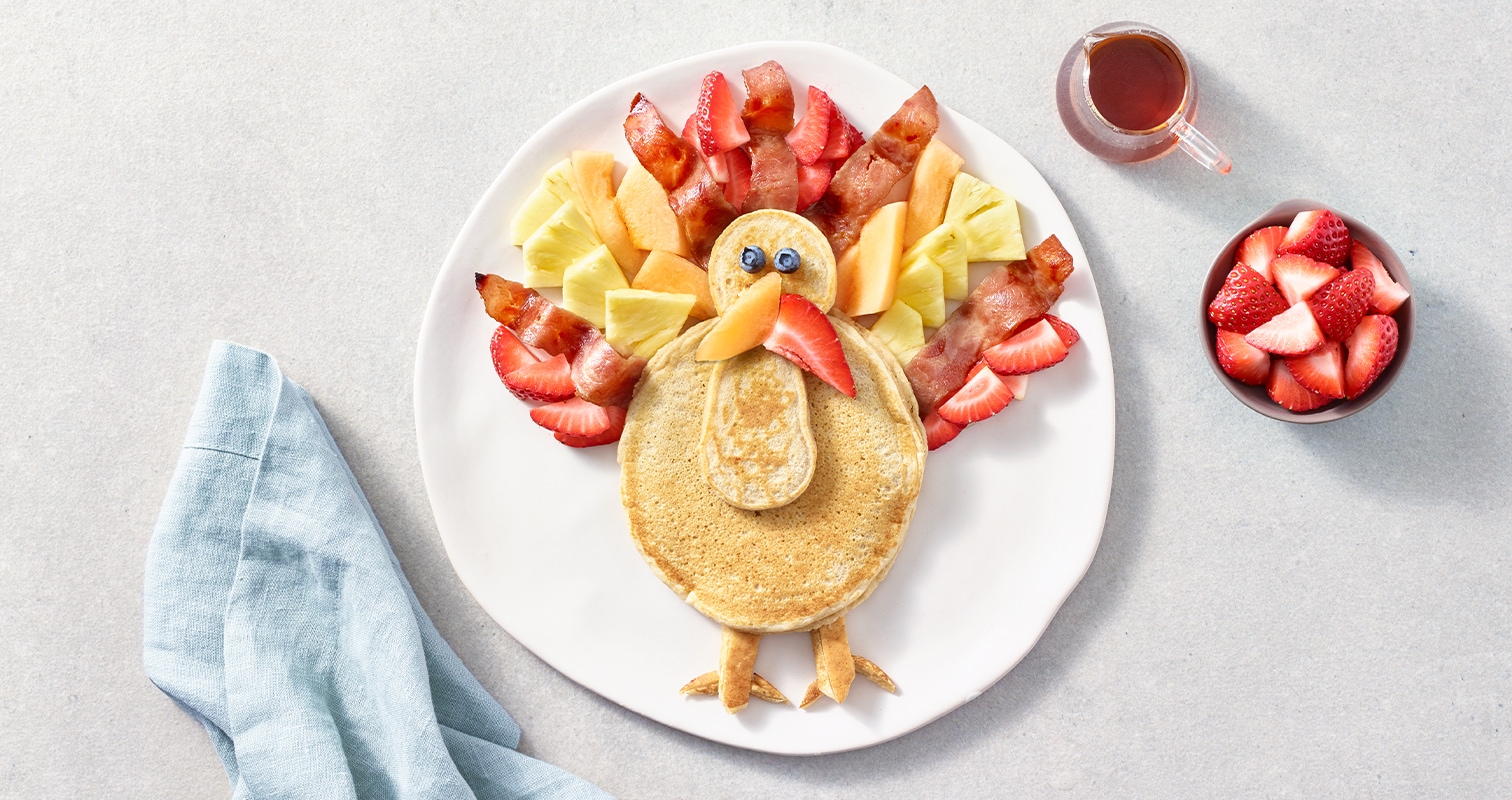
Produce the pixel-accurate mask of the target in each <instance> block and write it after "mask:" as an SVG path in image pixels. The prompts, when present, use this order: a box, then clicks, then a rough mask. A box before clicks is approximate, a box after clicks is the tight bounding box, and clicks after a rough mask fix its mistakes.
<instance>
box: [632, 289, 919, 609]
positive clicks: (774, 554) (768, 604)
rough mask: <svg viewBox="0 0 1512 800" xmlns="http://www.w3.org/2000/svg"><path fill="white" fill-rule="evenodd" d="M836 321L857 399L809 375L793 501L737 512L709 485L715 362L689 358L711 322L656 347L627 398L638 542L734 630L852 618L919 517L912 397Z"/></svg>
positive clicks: (857, 334) (690, 596)
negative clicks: (807, 438) (705, 452)
mask: <svg viewBox="0 0 1512 800" xmlns="http://www.w3.org/2000/svg"><path fill="white" fill-rule="evenodd" d="M830 319H831V321H832V322H834V325H835V331H836V333H837V334H838V335H839V337H840V341H841V344H842V346H843V347H844V349H845V355H846V359H847V360H848V361H849V362H850V366H851V372H852V375H853V377H854V378H855V382H856V397H855V398H849V397H846V396H845V395H843V394H840V393H839V392H837V391H835V390H834V389H833V388H832V387H830V386H829V385H827V384H825V383H824V382H823V381H820V380H819V379H818V378H815V377H814V376H812V375H809V374H808V373H804V381H805V384H806V386H807V390H808V397H809V416H810V423H811V425H812V428H813V434H814V440H815V444H816V448H817V464H816V466H815V470H814V477H813V480H812V482H811V483H810V485H809V488H808V489H807V490H806V491H805V492H804V493H803V494H802V495H800V496H799V497H798V498H797V499H796V500H794V501H793V502H791V503H789V504H788V505H785V506H782V507H780V508H775V509H769V510H765V511H746V510H743V509H739V508H735V507H733V506H731V505H729V504H728V503H725V502H724V501H723V500H721V499H719V498H718V497H717V496H716V495H715V494H714V492H712V491H711V490H710V489H709V488H708V485H707V484H706V483H705V481H704V477H703V474H702V471H701V468H700V465H699V437H700V426H699V424H698V421H699V420H700V418H701V416H702V413H703V403H704V394H705V390H706V388H707V385H708V382H709V376H710V374H711V373H712V371H713V364H711V363H707V362H703V363H701V362H697V361H695V360H694V359H693V352H694V350H695V349H697V347H698V343H699V342H700V341H702V339H703V336H704V334H705V333H707V331H708V329H709V327H710V325H711V322H704V323H701V324H700V325H698V326H696V327H694V328H692V329H690V330H689V331H687V332H686V333H684V334H683V335H682V336H680V337H679V338H678V339H676V340H675V341H673V342H672V343H671V344H669V345H667V346H666V347H664V348H662V350H661V351H660V352H658V353H657V354H656V356H655V357H654V358H653V359H652V360H651V363H650V364H649V365H648V366H647V368H646V371H645V373H644V374H643V375H642V377H641V381H640V384H639V386H638V387H637V388H636V392H635V399H634V400H633V401H631V404H630V409H629V414H628V416H627V418H626V422H625V430H624V433H623V434H622V435H621V437H620V442H619V459H620V465H621V479H620V497H621V499H622V501H623V502H624V506H625V511H626V514H627V516H628V519H629V523H630V535H631V538H632V539H633V540H634V541H635V544H636V547H637V548H638V549H639V550H640V553H641V555H642V557H644V558H645V560H646V563H647V564H649V565H650V566H651V568H652V570H653V571H654V572H655V573H656V574H657V576H658V577H660V578H661V579H662V581H663V582H664V583H666V584H667V586H669V587H670V588H671V589H672V590H673V591H675V592H677V593H678V595H679V596H681V597H683V599H685V600H686V601H687V602H688V603H689V604H691V605H692V606H693V607H694V608H696V609H698V610H699V611H700V612H702V613H703V614H704V615H706V616H708V617H709V618H711V619H713V620H715V621H717V622H719V623H721V624H724V625H728V626H730V627H732V628H737V629H740V630H746V631H751V632H753V633H779V632H783V631H794V630H808V629H811V628H814V627H817V626H818V625H821V624H824V623H826V622H829V621H830V620H832V619H834V618H836V617H838V616H840V615H842V614H844V613H846V612H847V611H849V610H850V609H851V608H853V607H854V606H855V605H856V604H857V603H859V602H861V600H863V599H865V597H866V596H867V595H868V594H870V593H871V591H872V589H874V588H875V587H876V585H877V583H878V582H879V581H880V580H881V578H882V577H883V576H884V575H886V573H887V570H888V569H889V568H891V566H892V563H893V561H894V559H895V558H896V556H897V553H898V549H899V547H900V546H901V545H902V543H903V538H904V536H905V534H906V533H907V530H908V523H909V521H910V520H911V519H912V517H913V511H914V503H915V501H916V500H917V498H918V493H919V485H920V482H921V480H922V478H923V473H924V458H925V455H926V453H927V445H926V443H925V438H924V431H923V426H922V424H921V423H920V422H919V417H918V410H917V406H916V405H915V403H914V401H913V394H912V392H911V391H907V386H908V384H907V383H906V381H903V380H902V376H901V370H900V369H899V368H898V366H897V364H896V359H894V358H893V357H892V355H891V354H890V353H888V352H887V351H886V350H885V349H881V348H880V346H879V345H878V343H877V342H876V340H875V339H874V338H872V337H871V336H870V335H869V334H868V333H867V332H866V331H864V330H862V329H861V328H859V327H857V326H856V325H855V324H854V323H852V322H850V321H849V320H847V319H844V318H838V317H831V318H830Z"/></svg>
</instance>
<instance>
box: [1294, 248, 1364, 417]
mask: <svg viewBox="0 0 1512 800" xmlns="http://www.w3.org/2000/svg"><path fill="white" fill-rule="evenodd" d="M1374 292H1375V277H1374V276H1372V275H1371V274H1370V270H1368V269H1352V270H1350V271H1348V272H1346V273H1344V274H1343V275H1340V276H1339V277H1337V278H1335V279H1333V280H1331V281H1329V282H1328V283H1327V284H1324V286H1323V288H1322V289H1319V290H1318V291H1317V293H1315V294H1314V295H1313V296H1312V299H1310V300H1308V301H1307V304H1308V305H1309V306H1311V307H1312V312H1313V319H1316V320H1317V321H1318V327H1319V328H1322V329H1323V335H1324V336H1327V337H1328V338H1330V339H1332V340H1334V341H1336V342H1342V341H1344V340H1345V339H1348V338H1349V334H1351V333H1354V329H1355V325H1357V324H1359V322H1360V318H1361V317H1363V316H1365V312H1366V311H1367V310H1368V309H1369V306H1370V296H1371V295H1372V294H1373V293H1374ZM1314 391H1316V390H1314Z"/></svg>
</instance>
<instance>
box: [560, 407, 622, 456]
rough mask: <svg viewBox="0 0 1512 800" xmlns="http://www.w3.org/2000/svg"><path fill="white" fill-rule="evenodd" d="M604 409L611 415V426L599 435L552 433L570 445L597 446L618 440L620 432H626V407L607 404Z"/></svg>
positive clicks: (563, 442)
mask: <svg viewBox="0 0 1512 800" xmlns="http://www.w3.org/2000/svg"><path fill="white" fill-rule="evenodd" d="M604 411H605V413H607V414H608V415H609V427H607V428H605V429H604V432H603V433H600V434H598V435H597V436H572V435H571V434H566V433H560V432H554V433H552V434H551V435H552V436H554V437H556V440H557V441H559V442H561V443H562V444H565V445H567V446H568V447H597V446H599V445H601V444H610V443H613V442H617V441H619V438H620V434H621V433H624V432H625V409H623V408H620V407H619V406H605V407H604Z"/></svg>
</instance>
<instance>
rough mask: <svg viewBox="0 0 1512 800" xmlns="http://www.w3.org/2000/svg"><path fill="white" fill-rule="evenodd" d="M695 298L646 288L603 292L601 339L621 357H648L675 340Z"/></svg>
mask: <svg viewBox="0 0 1512 800" xmlns="http://www.w3.org/2000/svg"><path fill="white" fill-rule="evenodd" d="M697 300H698V298H696V297H694V296H693V295H691V294H668V293H666V292H653V291H650V290H646V289H611V290H609V291H607V292H604V313H605V317H604V320H605V321H604V338H605V339H608V340H609V344H611V345H613V346H614V349H615V350H618V351H619V352H620V353H621V354H622V355H632V356H640V357H641V358H650V357H651V356H654V355H656V351H657V350H660V349H662V347H663V346H665V345H666V344H667V342H670V341H672V340H673V339H675V338H677V334H679V333H681V332H682V326H683V323H684V322H686V321H687V320H688V312H689V311H690V310H692V308H693V303H694V302H696V301H697Z"/></svg>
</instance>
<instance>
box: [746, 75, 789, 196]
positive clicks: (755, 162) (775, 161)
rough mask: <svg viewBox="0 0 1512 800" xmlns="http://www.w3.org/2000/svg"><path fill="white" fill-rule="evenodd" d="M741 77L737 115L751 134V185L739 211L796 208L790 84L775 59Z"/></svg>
mask: <svg viewBox="0 0 1512 800" xmlns="http://www.w3.org/2000/svg"><path fill="white" fill-rule="evenodd" d="M741 77H743V78H744V79H745V87H746V101H745V107H744V108H742V109H741V111H740V118H741V120H742V121H744V122H745V126H746V130H747V131H749V132H750V134H751V142H750V144H749V145H748V147H749V148H750V153H751V188H750V191H749V192H748V193H747V194H746V197H745V203H744V204H743V205H742V206H741V211H742V212H746V213H749V212H752V211H756V210H757V209H762V208H776V209H780V210H782V211H797V210H798V157H797V156H795V155H793V149H792V147H790V146H789V145H788V143H787V135H788V132H789V131H791V130H792V129H793V86H792V84H790V83H788V77H787V73H786V72H784V71H783V69H782V65H781V64H778V63H777V62H776V61H768V62H766V63H765V64H760V65H757V66H754V67H751V68H750V69H748V70H745V71H743V72H742V73H741Z"/></svg>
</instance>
